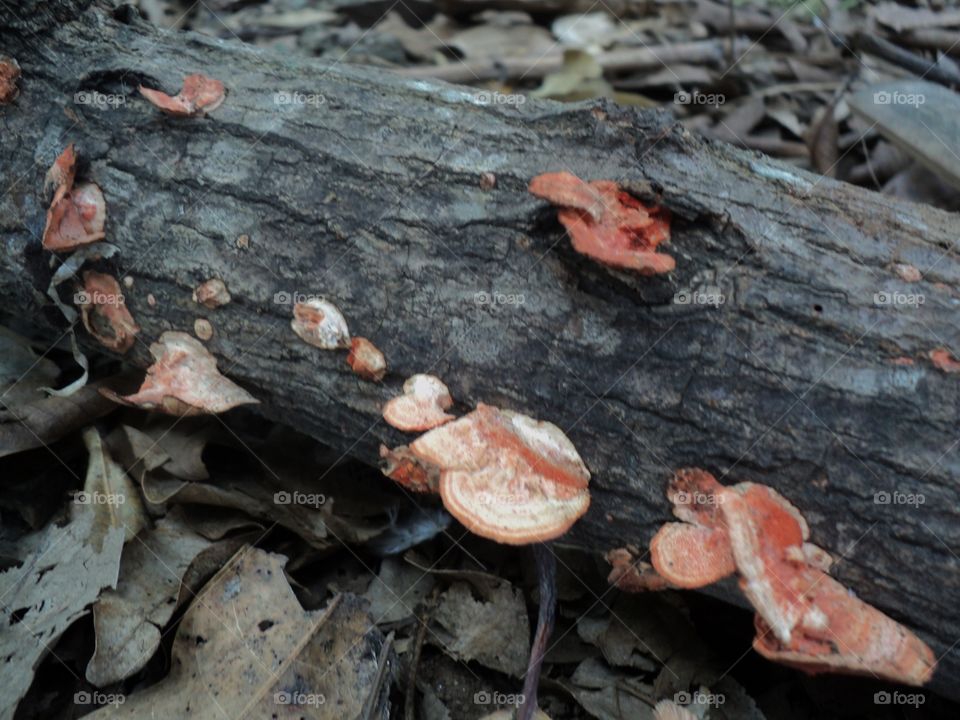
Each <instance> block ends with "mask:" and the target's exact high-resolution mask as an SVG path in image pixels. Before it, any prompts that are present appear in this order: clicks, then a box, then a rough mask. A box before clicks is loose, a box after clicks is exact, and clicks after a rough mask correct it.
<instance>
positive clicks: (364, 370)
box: [347, 337, 387, 382]
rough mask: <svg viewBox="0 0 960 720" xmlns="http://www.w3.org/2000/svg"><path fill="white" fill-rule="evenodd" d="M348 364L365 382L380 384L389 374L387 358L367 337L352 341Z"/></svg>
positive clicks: (356, 338)
mask: <svg viewBox="0 0 960 720" xmlns="http://www.w3.org/2000/svg"><path fill="white" fill-rule="evenodd" d="M347 364H348V365H349V366H350V369H351V370H353V371H354V372H355V373H356V374H357V375H359V376H360V377H362V378H363V379H364V380H370V381H372V382H380V381H381V380H383V376H384V375H386V374H387V360H386V358H385V357H384V356H383V353H382V352H380V350H379V349H378V348H377V346H376V345H374V344H373V343H372V342H370V341H369V340H367V339H366V338H365V337H355V338H353V340H351V341H350V354H349V355H347Z"/></svg>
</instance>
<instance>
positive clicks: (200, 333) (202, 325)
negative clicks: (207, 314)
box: [193, 318, 213, 340]
mask: <svg viewBox="0 0 960 720" xmlns="http://www.w3.org/2000/svg"><path fill="white" fill-rule="evenodd" d="M193 334H194V335H196V336H197V337H198V338H200V339H201V340H209V339H210V338H212V337H213V325H211V324H210V321H209V320H207V319H206V318H197V319H196V320H194V321H193Z"/></svg>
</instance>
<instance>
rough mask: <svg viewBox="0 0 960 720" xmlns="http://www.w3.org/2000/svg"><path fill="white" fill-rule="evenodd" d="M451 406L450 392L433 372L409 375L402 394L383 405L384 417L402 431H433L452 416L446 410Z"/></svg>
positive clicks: (389, 423)
mask: <svg viewBox="0 0 960 720" xmlns="http://www.w3.org/2000/svg"><path fill="white" fill-rule="evenodd" d="M451 405H453V398H452V397H451V396H450V391H449V390H448V389H447V386H446V385H444V384H443V382H442V381H441V380H440V379H439V378H437V377H434V376H433V375H422V374H418V375H411V376H410V377H409V378H407V380H406V381H405V382H404V383H403V395H400V396H398V397H395V398H391V399H390V400H388V401H387V402H386V404H385V405H384V406H383V419H384V420H386V421H387V424H388V425H391V426H392V427H395V428H397V430H403V431H404V432H422V431H424V430H432V429H433V428H435V427H438V426H439V425H443V424H444V423H448V422H450V421H451V420H453V419H454V416H453V415H448V414H447V413H446V412H444V411H445V410H447V409H448V408H449V407H450V406H451Z"/></svg>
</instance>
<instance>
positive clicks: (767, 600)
mask: <svg viewBox="0 0 960 720" xmlns="http://www.w3.org/2000/svg"><path fill="white" fill-rule="evenodd" d="M667 496H668V497H669V498H670V500H671V502H672V503H673V504H674V511H673V512H674V514H675V515H676V516H677V517H678V518H680V520H682V521H683V522H680V523H667V524H666V525H664V526H663V527H662V528H661V529H660V530H659V531H658V532H657V534H656V535H655V536H654V538H653V540H652V541H651V543H650V551H651V561H652V563H653V567H654V568H655V570H656V573H657V575H658V576H659V577H660V578H662V582H660V583H657V582H655V581H654V580H653V579H651V578H649V577H645V578H644V577H641V578H639V579H638V578H636V577H632V576H630V575H629V574H628V572H627V570H626V566H627V563H626V561H625V559H624V557H623V552H620V551H614V552H612V553H610V554H608V558H610V560H611V562H612V564H614V573H611V578H612V579H613V580H614V581H616V582H617V584H618V586H620V587H622V588H624V589H627V588H631V587H632V588H635V589H638V590H655V589H661V588H662V587H669V586H673V587H683V588H697V587H703V586H705V585H709V584H711V583H713V582H716V581H717V580H720V579H722V578H723V577H726V576H728V575H731V574H733V573H736V574H737V575H738V576H739V584H740V589H741V590H742V591H743V593H744V595H746V597H747V599H748V600H749V601H750V603H751V604H752V605H753V607H754V609H755V610H756V612H757V614H756V619H755V626H756V631H757V635H756V637H755V638H754V641H753V647H754V649H755V650H756V651H757V652H758V653H760V654H761V655H763V656H764V657H766V658H768V659H770V660H774V661H777V662H781V663H784V664H786V665H790V666H792V667H796V668H798V669H800V670H803V671H805V672H808V673H811V674H815V673H821V672H837V673H846V674H853V675H870V676H874V677H878V678H882V679H884V680H889V681H891V682H899V683H905V684H908V685H923V684H925V683H926V682H927V681H928V680H929V679H930V678H931V677H932V675H933V671H934V668H935V667H936V659H935V657H934V655H933V651H932V650H931V649H930V648H929V647H928V646H927V645H926V644H925V643H924V642H923V641H922V640H920V638H918V637H917V636H916V635H914V634H913V633H912V632H910V630H908V629H907V628H906V627H904V626H903V625H901V624H900V623H898V622H896V621H895V620H893V619H892V618H889V617H887V616H886V615H884V614H883V613H882V612H880V611H879V610H877V609H876V608H874V607H872V606H871V605H869V604H867V603H865V602H863V601H862V600H860V599H858V598H857V597H855V596H854V595H853V594H852V593H851V592H850V591H849V590H848V589H847V588H845V587H844V586H843V585H842V584H841V583H839V582H838V581H837V580H835V579H833V578H832V577H831V576H830V575H828V574H827V572H826V570H827V569H828V568H829V565H830V563H831V560H832V559H831V558H830V556H829V554H828V553H826V552H825V551H824V550H822V549H821V548H818V547H817V546H816V545H813V544H812V543H810V542H808V539H809V536H810V530H809V527H808V526H807V523H806V521H805V520H804V518H803V515H802V514H801V513H800V511H799V510H798V509H797V508H796V507H794V506H793V505H792V504H791V503H790V502H789V501H788V500H787V499H786V498H784V497H783V496H782V495H780V494H779V493H778V492H777V491H776V490H774V489H772V488H769V487H767V486H766V485H760V484H757V483H750V482H743V483H739V484H737V485H734V486H732V487H725V486H723V485H721V484H720V483H719V482H717V480H716V478H714V477H713V475H711V474H710V473H708V472H706V471H704V470H699V469H694V468H690V469H685V470H681V471H678V472H677V473H676V475H675V476H674V478H673V479H672V480H671V481H670V483H669V485H668V488H667Z"/></svg>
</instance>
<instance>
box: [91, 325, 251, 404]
mask: <svg viewBox="0 0 960 720" xmlns="http://www.w3.org/2000/svg"><path fill="white" fill-rule="evenodd" d="M150 352H151V353H152V354H153V357H154V358H156V362H155V363H154V364H153V365H151V366H150V367H149V368H147V376H146V378H144V381H143V384H142V385H141V386H140V389H139V390H138V391H137V392H136V393H134V394H133V395H128V396H126V397H119V396H117V395H116V394H115V393H109V392H108V393H104V394H106V395H107V397H109V398H110V399H112V400H116V401H118V402H122V403H124V404H127V405H136V406H139V407H144V408H147V409H148V410H160V411H162V412H165V413H168V414H170V415H181V416H186V415H199V414H201V413H221V412H225V411H227V410H229V409H231V408H234V407H236V406H237V405H245V404H249V403H258V402H260V401H259V400H257V399H256V398H254V397H253V396H252V395H250V393H248V392H247V391H246V390H244V389H243V388H241V387H240V386H238V385H236V384H235V383H233V382H232V381H230V380H228V379H227V378H225V377H224V376H223V375H221V374H220V371H219V370H217V361H216V358H214V357H213V355H211V354H210V352H209V351H208V350H207V349H206V348H205V347H204V346H203V345H202V344H201V343H200V341H199V340H196V339H195V338H193V337H191V336H190V335H188V334H187V333H185V332H179V331H175V330H168V331H167V332H165V333H163V335H161V336H160V340H159V341H158V342H155V343H153V344H152V345H151V346H150Z"/></svg>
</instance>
